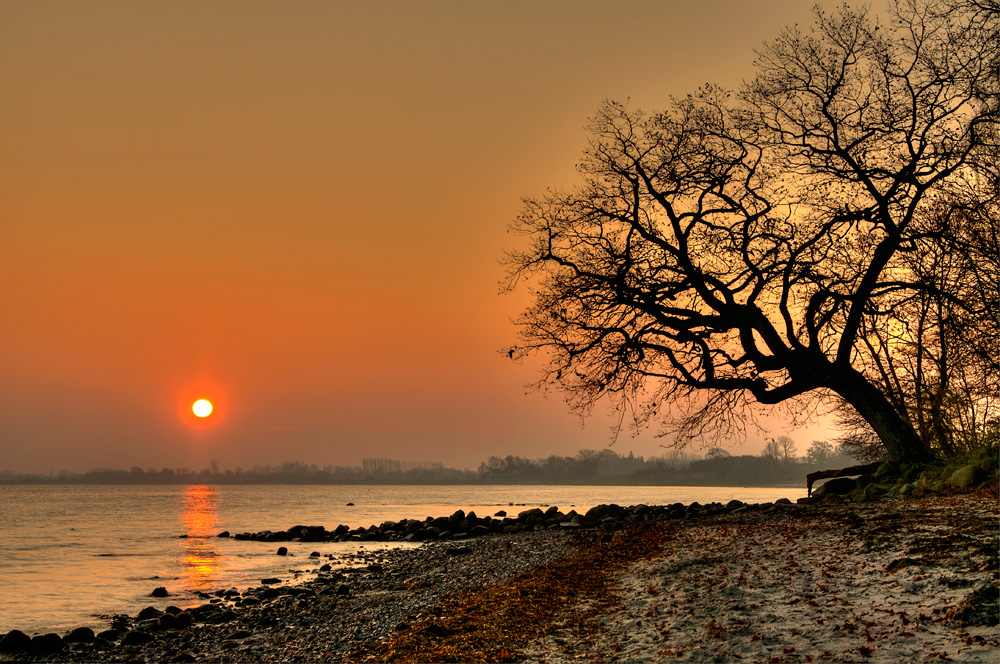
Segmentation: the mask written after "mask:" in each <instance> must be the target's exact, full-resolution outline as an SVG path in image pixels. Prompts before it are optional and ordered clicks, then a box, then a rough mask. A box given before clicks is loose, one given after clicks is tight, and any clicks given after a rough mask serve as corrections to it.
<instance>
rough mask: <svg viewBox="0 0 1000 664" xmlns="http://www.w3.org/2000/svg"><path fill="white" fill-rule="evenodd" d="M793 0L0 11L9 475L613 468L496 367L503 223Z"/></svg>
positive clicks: (726, 60)
mask: <svg viewBox="0 0 1000 664" xmlns="http://www.w3.org/2000/svg"><path fill="white" fill-rule="evenodd" d="M827 4H833V3H827ZM809 5H810V3H807V2H803V1H801V0H768V2H746V1H745V0H738V1H737V0H733V1H728V0H726V1H723V0H718V1H713V0H704V1H702V2H696V3H692V2H689V1H687V0H685V1H674V0H662V1H656V2H654V1H648V2H614V3H612V2H581V1H573V2H570V1H551V0H550V1H546V2H538V1H536V0H532V1H530V2H527V1H526V2H472V1H462V2H457V1H456V2H360V1H359V2H333V1H320V0H314V1H308V2H307V1H299V0H293V1H284V2H253V1H247V0H240V1H239V2H221V1H215V2H208V3H206V2H200V1H199V2H182V1H175V0H172V1H170V2H167V1H162V2H135V1H133V0H123V1H121V2H100V1H95V0H88V1H87V2H78V1H75V0H63V1H60V0H54V1H39V0H23V1H18V0H4V2H2V3H0V307H2V312H3V313H2V317H0V470H13V471H18V472H48V471H50V470H59V469H70V470H86V469H88V468H91V467H95V466H112V467H126V468H127V467H129V466H132V465H138V466H142V467H155V468H160V467H164V466H167V467H193V468H201V467H204V466H205V465H207V463H208V460H209V459H215V460H217V462H218V464H219V466H221V467H224V468H235V467H236V466H243V467H251V466H253V465H256V464H279V463H281V462H283V461H292V460H298V461H304V462H307V463H317V464H320V465H324V464H335V465H337V464H339V465H357V464H360V461H361V459H362V458H363V457H367V456H384V457H392V458H398V459H405V460H414V461H420V460H427V461H443V462H445V463H447V464H448V465H455V466H459V467H470V468H475V467H476V466H478V464H479V462H480V461H482V460H484V459H485V458H486V457H487V456H490V455H494V454H495V455H506V454H519V455H522V456H528V457H532V458H535V457H543V456H548V455H549V454H573V453H575V452H576V451H577V450H578V449H580V448H585V447H589V448H594V449H599V448H601V447H603V446H606V445H607V444H608V442H609V435H610V434H609V425H610V420H609V419H608V418H606V417H605V416H604V414H599V416H595V417H594V418H593V419H591V420H588V422H587V424H586V426H585V427H583V428H581V427H580V422H579V420H578V419H577V418H576V417H574V416H572V415H570V414H569V413H568V410H567V407H566V406H565V404H564V403H563V401H562V399H561V397H560V396H559V395H557V394H550V395H549V396H547V397H545V396H543V395H540V394H537V393H531V394H526V390H525V387H524V386H525V385H526V384H527V383H529V382H531V381H533V380H534V379H535V378H536V370H535V368H533V367H531V366H530V365H516V364H513V363H511V362H509V361H508V360H507V359H506V358H505V357H504V356H503V355H502V354H501V353H500V352H499V351H500V349H501V348H503V347H504V346H507V345H509V344H511V343H512V342H513V341H514V339H515V329H514V327H513V325H511V323H510V319H511V318H512V317H513V316H515V315H516V314H517V313H518V311H519V310H520V308H521V306H522V305H523V304H524V303H525V302H526V300H525V299H524V296H523V295H514V296H510V295H505V296H502V295H499V294H498V281H499V279H500V278H501V276H502V271H501V268H500V267H499V265H498V262H497V261H498V258H499V257H500V256H501V254H502V251H503V249H504V248H505V247H509V246H512V243H514V242H515V238H513V237H511V236H508V235H507V233H506V228H507V225H508V223H509V222H510V220H511V219H512V218H513V217H514V216H515V215H516V214H517V212H518V210H519V207H520V199H521V197H522V196H526V195H533V194H537V193H540V192H541V191H542V190H544V188H546V187H548V186H566V185H569V184H571V183H572V182H573V181H574V178H575V171H574V165H575V164H576V162H577V161H578V159H579V156H580V153H581V150H582V149H583V147H584V145H585V142H586V134H585V132H584V130H583V126H584V124H585V123H586V120H587V117H588V116H590V115H591V114H592V113H593V112H594V111H595V110H596V109H597V108H598V106H599V104H600V103H601V101H602V99H604V98H611V99H617V100H625V99H630V100H631V104H633V105H634V106H639V107H643V108H649V109H655V108H657V107H662V106H664V105H665V103H666V102H667V100H668V98H669V96H670V95H683V94H686V93H687V92H690V91H693V90H694V89H695V88H696V87H697V86H699V85H701V84H703V83H706V82H709V81H711V82H716V83H719V84H722V85H725V86H729V87H735V86H737V85H738V84H739V83H740V82H741V81H742V80H743V79H744V78H747V77H749V76H750V75H751V74H752V65H751V63H752V59H753V48H754V47H756V46H758V45H759V44H760V43H761V42H762V41H763V40H765V39H769V38H771V37H773V36H775V35H776V34H777V32H778V31H779V30H780V28H781V27H782V26H783V25H785V24H789V23H795V22H800V23H808V22H809V20H810V10H809ZM198 397H206V398H209V399H211V400H212V401H214V402H215V404H216V413H215V414H214V415H213V416H212V417H211V418H208V420H207V421H202V422H195V421H194V420H195V418H194V417H193V416H192V415H191V414H190V405H191V402H193V401H194V400H195V399H196V398H198ZM784 433H786V430H784V429H781V428H780V427H776V428H775V429H774V430H773V431H772V434H773V435H779V434H784ZM791 434H792V437H793V438H795V439H796V441H797V442H798V444H799V448H800V452H802V451H804V450H805V448H806V447H807V446H808V444H809V442H810V441H811V440H812V439H813V438H816V437H817V436H819V437H823V432H822V430H819V433H818V434H817V433H816V430H808V431H799V432H791ZM661 443H662V441H659V440H657V439H656V438H654V437H653V435H652V433H647V434H643V435H640V436H639V437H637V438H634V439H633V438H628V437H623V438H622V439H620V440H619V441H618V443H617V444H616V445H615V448H614V449H616V450H618V451H620V452H623V453H627V452H628V451H629V450H631V451H634V452H635V453H636V454H643V455H645V456H651V455H657V454H660V453H662V452H663V450H662V449H660V448H659V447H658V445H659V444H661ZM761 446H762V442H761V441H760V437H758V436H752V437H751V438H750V439H749V440H748V441H747V442H746V443H745V444H744V445H743V446H742V447H740V448H737V449H738V450H740V451H741V453H756V452H758V451H759V450H760V448H761Z"/></svg>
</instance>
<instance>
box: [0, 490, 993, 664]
mask: <svg viewBox="0 0 1000 664" xmlns="http://www.w3.org/2000/svg"><path fill="white" fill-rule="evenodd" d="M680 508H681V509H678V506H673V509H660V510H655V509H650V508H648V507H645V506H641V507H637V508H634V509H629V510H609V511H607V512H606V513H605V514H604V516H601V515H600V514H597V515H596V516H597V517H599V518H594V519H590V520H584V527H580V528H575V527H558V526H557V527H555V528H550V529H547V528H546V527H543V528H540V529H539V530H537V531H531V532H520V533H503V534H489V535H485V536H482V537H477V538H470V539H461V540H449V541H435V542H429V543H425V544H424V545H422V546H420V547H419V548H415V549H409V550H389V551H381V552H377V553H375V552H373V553H372V554H370V555H369V557H368V558H364V559H360V560H358V564H357V565H355V566H354V567H353V568H351V569H349V570H346V571H342V572H336V573H323V572H318V573H317V574H316V578H315V579H314V580H312V581H309V582H307V583H305V584H302V585H299V586H282V587H273V586H269V585H267V584H262V585H261V586H259V587H255V588H248V589H245V590H243V591H237V590H229V591H228V593H227V591H226V589H220V590H219V592H218V594H217V596H214V597H213V598H212V599H211V600H206V602H205V604H203V605H201V606H199V607H194V608H189V609H185V610H183V611H181V610H179V609H171V608H170V607H168V608H167V610H166V611H159V610H158V609H151V610H144V611H143V612H142V613H140V614H138V615H135V616H117V617H114V618H113V619H112V620H110V621H109V628H111V627H112V626H113V629H109V630H107V631H106V632H105V633H103V634H102V635H101V636H99V637H95V636H94V635H93V634H92V633H91V634H87V633H86V632H85V631H84V632H82V633H80V634H76V635H75V636H73V635H72V634H61V635H58V636H56V635H51V636H49V637H47V638H46V636H45V635H44V634H40V635H38V636H36V638H35V639H34V640H33V641H31V643H29V644H27V645H24V644H22V645H21V646H18V645H17V644H16V643H14V642H15V641H16V640H17V636H16V635H15V636H14V637H12V636H11V634H7V635H6V636H5V637H4V639H3V643H4V644H5V645H4V646H3V649H5V650H7V652H5V653H3V654H0V660H2V661H21V660H29V661H102V662H103V661H141V662H146V661H178V662H216V661H218V662H252V661H274V662H286V661H287V662H291V661H304V662H310V661H539V662H563V661H585V662H586V661H623V662H626V661H628V662H630V661H644V662H672V661H682V662H708V661H722V662H729V661H733V662H813V661H816V662H820V661H832V662H841V661H858V662H898V661H936V660H940V661H962V662H992V661H996V660H997V657H998V655H1000V629H998V626H997V618H998V599H997V598H998V592H1000V591H998V580H997V579H998V553H997V552H998V541H997V533H998V511H1000V510H998V500H997V497H996V495H995V493H994V492H992V491H991V492H988V493H983V492H978V493H971V494H961V495H952V496H940V497H934V498H926V499H905V500H904V499H895V500H886V501H878V502H870V503H845V502H843V501H841V500H840V499H837V498H825V499H822V500H818V501H812V502H805V503H803V504H793V503H790V502H787V501H782V502H779V503H776V504H757V505H747V504H738V502H737V501H733V503H731V504H728V505H725V506H724V505H709V506H697V505H689V506H680ZM536 527H537V525H536ZM260 545H261V546H270V545H269V544H267V543H265V542H261V543H260ZM317 549H318V552H319V553H322V545H321V544H317ZM74 639H76V640H74Z"/></svg>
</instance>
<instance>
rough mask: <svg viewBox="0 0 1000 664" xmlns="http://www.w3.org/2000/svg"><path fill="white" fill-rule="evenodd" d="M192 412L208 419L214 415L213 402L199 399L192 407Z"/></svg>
mask: <svg viewBox="0 0 1000 664" xmlns="http://www.w3.org/2000/svg"><path fill="white" fill-rule="evenodd" d="M191 411H192V412H193V413H194V414H195V415H197V416H198V417H208V416H209V415H211V414H212V402H211V401H209V400H208V399H198V400H197V401H195V402H194V404H193V405H192V406H191Z"/></svg>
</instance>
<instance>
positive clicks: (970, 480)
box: [948, 465, 986, 489]
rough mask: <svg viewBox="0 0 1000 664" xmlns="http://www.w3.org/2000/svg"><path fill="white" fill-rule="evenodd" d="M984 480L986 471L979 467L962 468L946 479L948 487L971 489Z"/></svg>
mask: <svg viewBox="0 0 1000 664" xmlns="http://www.w3.org/2000/svg"><path fill="white" fill-rule="evenodd" d="M985 480H986V471H985V470H983V469H982V468H980V467H979V466H975V465H972V466H962V467H961V468H959V469H958V470H956V471H955V472H953V473H952V474H951V475H950V476H949V477H948V486H950V487H953V488H955V489H971V488H972V487H974V486H977V485H979V484H980V483H982V482H983V481H985Z"/></svg>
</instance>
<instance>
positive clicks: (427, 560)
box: [0, 530, 575, 662]
mask: <svg viewBox="0 0 1000 664" xmlns="http://www.w3.org/2000/svg"><path fill="white" fill-rule="evenodd" d="M573 539H574V538H573V536H572V535H571V534H570V533H567V532H563V531H559V530H551V531H542V532H528V533H518V534H505V535H495V536H487V537H481V538H477V539H471V540H467V541H460V542H454V541H451V542H433V543H427V544H424V545H422V546H420V547H419V548H410V549H388V550H379V551H373V552H371V553H369V554H367V555H368V557H367V559H363V560H362V561H361V562H362V563H364V564H363V565H362V566H360V567H355V568H353V569H348V570H346V571H345V570H341V571H331V572H327V573H319V574H318V575H317V576H316V578H314V579H312V580H310V581H308V582H306V583H304V584H302V585H298V586H283V587H280V588H276V587H267V586H261V587H257V588H250V589H247V590H245V591H243V592H242V593H239V594H233V593H230V594H229V596H227V597H219V598H215V599H214V600H213V602H211V603H208V604H204V605H201V606H199V607H193V608H190V609H186V610H184V611H179V612H178V611H176V610H175V611H173V612H171V611H169V610H168V612H167V613H168V614H170V615H167V616H166V617H164V616H162V615H160V616H151V614H150V612H148V610H147V612H146V614H145V617H144V619H140V618H139V617H138V615H137V616H132V617H129V616H116V617H115V618H114V619H113V620H112V624H111V627H112V628H113V629H114V630H115V632H109V633H107V634H106V636H105V638H101V636H100V635H98V638H97V639H95V640H94V641H93V642H90V643H87V642H79V641H77V642H70V641H66V640H64V641H63V642H62V644H61V647H60V648H58V649H55V650H54V651H53V647H52V645H51V644H49V646H48V648H46V650H45V652H35V653H32V652H31V651H29V652H27V653H26V652H19V653H17V654H16V656H15V655H13V654H11V655H2V654H0V658H2V659H6V660H7V661H13V660H14V659H16V660H18V661H21V660H24V661H60V662H121V661H134V662H158V661H174V662H248V661H250V662H272V661H281V662H287V661H308V662H318V661H340V660H343V659H344V658H345V657H347V656H348V654H349V653H351V652H353V651H355V650H357V649H358V648H359V647H360V646H361V645H363V644H366V643H373V642H381V641H384V640H386V639H388V638H390V637H391V636H392V635H393V634H394V633H395V632H396V631H397V630H400V629H403V628H405V627H406V626H407V625H408V624H409V623H410V622H412V621H413V620H415V619H417V618H421V617H426V616H428V615H434V614H435V612H436V611H437V610H438V607H439V606H440V604H441V601H442V600H443V599H444V598H446V597H448V596H451V595H454V594H455V593H460V592H462V591H466V590H472V589H475V588H482V587H486V586H489V585H492V584H494V583H498V582H500V581H503V580H505V579H507V578H509V577H511V576H513V575H515V574H518V573H520V572H522V571H524V570H527V569H530V568H532V567H535V566H538V565H541V564H544V563H546V562H549V561H552V560H554V559H557V558H560V557H563V556H566V555H569V554H571V553H573V552H574V551H575V546H574V545H573V543H572V542H573ZM262 546H263V544H262ZM116 632H117V633H116ZM130 635H133V636H130ZM108 639H110V640H108Z"/></svg>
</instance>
